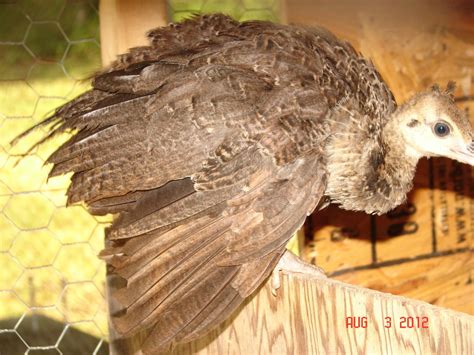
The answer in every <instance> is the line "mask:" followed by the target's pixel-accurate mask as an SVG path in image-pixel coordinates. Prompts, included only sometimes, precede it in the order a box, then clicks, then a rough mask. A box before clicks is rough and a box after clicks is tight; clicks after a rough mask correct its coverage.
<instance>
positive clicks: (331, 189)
mask: <svg viewBox="0 0 474 355" xmlns="http://www.w3.org/2000/svg"><path fill="white" fill-rule="evenodd" d="M397 128H398V127H397V125H396V122H395V120H394V119H392V118H388V119H386V120H376V119H372V118H369V117H367V116H365V115H357V113H353V112H351V113H350V114H349V115H347V112H346V115H345V116H344V117H343V116H340V115H339V116H338V118H337V120H333V126H332V127H331V132H332V134H331V136H330V138H329V140H328V144H327V145H326V153H327V154H326V156H327V171H328V184H327V188H326V195H327V196H328V197H329V198H330V199H331V201H332V202H335V203H337V204H339V205H340V207H342V208H344V209H348V210H357V211H365V212H367V213H371V214H382V213H385V212H388V211H389V210H391V209H393V208H395V207H396V206H398V205H400V204H401V203H403V202H404V201H405V199H406V195H407V192H408V191H409V190H410V189H411V188H412V184H413V182H412V181H413V177H414V173H415V169H416V165H417V163H418V160H419V157H418V156H416V155H415V154H412V152H410V151H409V149H411V148H409V147H408V145H407V144H406V143H405V141H404V139H403V137H402V136H401V133H400V132H399V131H398V129H397Z"/></svg>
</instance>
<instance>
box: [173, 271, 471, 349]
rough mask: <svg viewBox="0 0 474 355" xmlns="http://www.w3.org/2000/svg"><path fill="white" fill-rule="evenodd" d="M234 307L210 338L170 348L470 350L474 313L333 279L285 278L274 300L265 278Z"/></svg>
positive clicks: (294, 276)
mask: <svg viewBox="0 0 474 355" xmlns="http://www.w3.org/2000/svg"><path fill="white" fill-rule="evenodd" d="M240 308H241V309H240V311H239V312H238V313H237V314H236V315H234V317H232V318H231V319H229V320H227V321H226V322H225V323H224V324H222V325H221V326H220V327H219V328H218V329H217V330H215V331H213V332H211V334H210V335H209V336H207V337H205V338H203V339H200V340H198V341H195V342H192V343H189V344H184V345H179V346H178V347H177V348H176V349H175V350H174V351H173V352H172V353H173V354H181V355H183V354H236V353H237V354H329V353H337V354H344V353H360V354H387V353H388V354H407V353H410V354H414V353H415V354H425V353H426V354H434V353H436V354H472V353H473V352H474V337H473V334H474V317H472V316H469V315H466V314H463V313H457V312H454V311H450V310H447V309H443V308H440V307H436V306H432V305H430V304H427V303H424V302H420V301H415V300H410V299H407V298H403V297H398V296H392V295H389V294H385V293H380V292H376V291H371V290H368V289H363V288H360V287H356V286H352V285H349V284H345V283H342V282H339V281H335V280H331V279H327V280H315V279H308V278H304V276H302V275H297V274H291V275H284V276H283V280H282V288H281V289H279V290H278V294H277V296H276V297H275V296H273V295H272V294H271V291H270V285H269V284H268V283H267V284H266V285H265V286H264V287H262V288H261V289H260V290H259V291H258V292H257V294H256V295H254V297H252V298H251V299H250V300H249V301H248V302H247V303H246V304H245V305H243V306H241V307H240ZM349 317H355V318H349ZM358 317H360V318H358ZM351 322H352V323H351ZM359 322H360V326H359V327H357V328H356V327H354V328H353V327H351V324H352V325H355V324H356V323H359ZM365 322H366V323H365ZM423 322H425V326H426V328H423V324H422V323H423ZM403 326H405V327H407V326H410V327H408V328H403Z"/></svg>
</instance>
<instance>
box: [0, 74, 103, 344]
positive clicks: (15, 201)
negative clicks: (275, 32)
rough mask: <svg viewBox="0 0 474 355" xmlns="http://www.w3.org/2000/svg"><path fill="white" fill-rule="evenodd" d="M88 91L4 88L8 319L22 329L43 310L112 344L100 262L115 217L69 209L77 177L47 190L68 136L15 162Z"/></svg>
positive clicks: (4, 300)
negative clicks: (50, 161)
mask: <svg viewBox="0 0 474 355" xmlns="http://www.w3.org/2000/svg"><path fill="white" fill-rule="evenodd" d="M32 87H33V88H34V90H33V89H32ZM88 87H89V84H87V83H78V82H74V81H71V80H68V79H63V80H60V79H55V80H50V81H46V80H38V81H34V82H32V83H30V84H26V83H25V82H22V81H9V82H0V92H1V95H0V114H1V115H2V116H3V118H2V119H0V132H1V134H0V167H1V168H0V211H1V212H0V231H1V234H0V265H1V266H2V269H3V270H2V274H1V276H0V303H1V304H2V307H1V309H0V319H9V320H10V323H12V324H13V325H12V326H14V323H15V322H18V320H19V319H20V318H21V317H22V315H23V314H32V313H31V312H32V311H31V307H38V309H36V310H35V311H34V312H33V314H36V315H43V316H47V317H49V318H51V319H52V320H55V321H57V322H63V323H72V324H73V325H74V326H75V327H76V328H77V327H80V328H81V329H82V330H83V332H84V333H87V334H90V335H92V336H94V337H97V338H106V336H107V314H106V305H105V300H104V295H105V292H104V284H105V270H104V269H105V268H104V265H103V263H102V262H101V261H99V259H98V258H97V254H98V252H99V251H100V250H101V249H102V247H103V229H104V223H103V222H105V221H107V220H110V217H109V218H102V219H100V220H98V219H96V218H94V217H92V216H91V215H90V214H88V213H87V211H86V210H85V208H84V207H82V206H76V207H70V208H67V209H66V208H65V207H64V205H65V191H66V188H67V186H68V184H69V176H63V177H58V178H53V179H51V180H50V181H49V182H46V178H47V173H48V171H49V169H50V167H49V166H43V164H44V161H45V159H46V158H47V156H48V155H49V154H50V153H51V152H52V151H53V150H54V149H55V148H56V147H57V146H58V145H59V144H60V143H61V142H63V141H64V140H65V139H67V137H66V136H63V137H58V139H55V140H53V141H51V142H48V143H47V144H45V145H44V146H41V147H40V148H39V149H35V150H34V151H32V153H31V154H30V155H29V156H27V157H25V158H24V159H21V160H19V159H18V157H17V156H15V155H16V154H20V153H23V152H24V151H25V150H26V149H27V148H28V147H30V146H31V145H32V144H33V143H34V142H35V141H36V140H37V139H39V137H40V136H41V135H42V134H44V132H41V131H39V132H36V133H34V134H32V135H31V136H29V137H27V138H25V139H24V140H22V141H21V142H20V144H19V145H18V146H15V147H11V146H10V144H9V142H10V141H11V139H13V138H14V137H15V136H16V135H17V134H19V133H21V132H22V131H24V130H25V129H27V128H29V127H30V126H31V125H32V124H34V123H35V122H38V121H40V120H42V119H43V118H44V117H45V116H46V115H47V113H48V112H51V111H52V110H53V109H55V108H56V107H57V106H58V105H60V104H62V103H64V102H65V101H66V100H68V99H70V98H72V97H74V96H76V95H78V94H79V93H80V92H82V91H84V90H86V89H87V88H88ZM37 92H40V93H43V94H44V95H45V96H46V95H52V97H41V96H39V95H38V94H37ZM61 94H62V95H64V96H65V97H62V98H61V97H60V96H61Z"/></svg>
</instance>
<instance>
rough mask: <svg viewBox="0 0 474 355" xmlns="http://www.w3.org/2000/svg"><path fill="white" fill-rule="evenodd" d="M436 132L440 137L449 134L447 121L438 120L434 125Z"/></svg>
mask: <svg viewBox="0 0 474 355" xmlns="http://www.w3.org/2000/svg"><path fill="white" fill-rule="evenodd" d="M434 132H435V134H436V135H437V136H438V137H445V136H447V135H448V134H449V132H450V129H449V126H448V124H447V123H445V122H437V123H436V124H435V125H434Z"/></svg>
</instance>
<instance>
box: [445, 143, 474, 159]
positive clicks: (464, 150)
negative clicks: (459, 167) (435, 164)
mask: <svg viewBox="0 0 474 355" xmlns="http://www.w3.org/2000/svg"><path fill="white" fill-rule="evenodd" d="M451 152H452V153H453V157H452V158H453V159H456V160H457V161H459V162H461V163H466V164H469V165H474V140H473V141H471V143H470V144H468V145H459V146H458V147H457V148H455V149H451Z"/></svg>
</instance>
